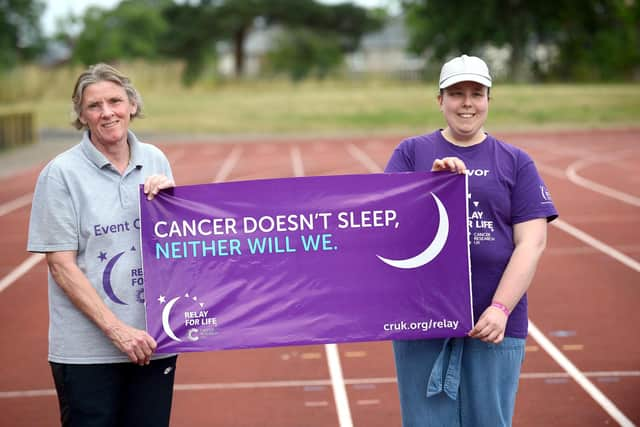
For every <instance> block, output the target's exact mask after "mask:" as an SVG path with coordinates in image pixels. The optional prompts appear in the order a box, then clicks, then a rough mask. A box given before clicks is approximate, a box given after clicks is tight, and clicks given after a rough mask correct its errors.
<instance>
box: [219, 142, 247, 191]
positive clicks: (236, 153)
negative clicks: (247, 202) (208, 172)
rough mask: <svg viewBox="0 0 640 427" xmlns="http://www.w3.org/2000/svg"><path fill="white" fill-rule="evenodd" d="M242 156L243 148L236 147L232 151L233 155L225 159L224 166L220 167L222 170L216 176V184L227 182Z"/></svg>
mask: <svg viewBox="0 0 640 427" xmlns="http://www.w3.org/2000/svg"><path fill="white" fill-rule="evenodd" d="M241 155H242V147H240V146H236V147H234V148H233V150H231V153H229V155H228V156H227V157H226V158H225V159H224V161H223V162H222V166H220V170H218V173H217V174H216V177H215V178H213V182H214V183H219V182H223V181H226V179H227V178H228V177H229V175H230V174H231V171H232V170H233V168H235V167H236V164H237V163H238V160H240V156H241Z"/></svg>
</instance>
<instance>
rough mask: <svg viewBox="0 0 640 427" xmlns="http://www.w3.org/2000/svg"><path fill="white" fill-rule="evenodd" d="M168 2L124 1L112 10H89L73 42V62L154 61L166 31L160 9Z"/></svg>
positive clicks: (155, 0)
mask: <svg viewBox="0 0 640 427" xmlns="http://www.w3.org/2000/svg"><path fill="white" fill-rule="evenodd" d="M169 4H170V2H169V0H138V1H136V0H124V1H122V2H121V3H120V4H119V5H118V6H117V7H116V8H115V9H112V10H103V9H101V8H99V7H95V6H94V7H90V8H88V9H87V11H86V12H85V14H84V16H83V17H82V21H83V22H82V24H83V30H82V32H81V33H80V34H79V35H78V37H77V38H76V39H75V41H74V44H75V45H74V49H73V59H74V60H75V61H79V62H82V63H84V64H87V65H88V64H94V63H96V62H104V61H106V62H109V61H115V60H118V59H133V58H143V59H157V58H158V57H159V56H160V53H159V49H158V47H159V46H160V42H161V40H162V37H163V35H164V33H165V32H166V31H168V28H169V27H168V25H167V23H166V21H165V19H164V17H163V15H162V8H163V7H164V6H167V5H169Z"/></svg>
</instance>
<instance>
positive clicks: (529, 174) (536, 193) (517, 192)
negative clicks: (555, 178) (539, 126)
mask: <svg viewBox="0 0 640 427" xmlns="http://www.w3.org/2000/svg"><path fill="white" fill-rule="evenodd" d="M511 207H512V209H511V212H512V214H511V220H512V223H513V224H517V223H520V222H525V221H529V220H532V219H536V218H546V219H547V222H551V221H553V220H554V219H556V218H557V217H558V212H557V210H556V208H555V206H554V204H553V200H552V199H551V193H550V192H549V190H548V189H547V186H546V185H545V183H544V181H543V180H542V178H541V177H540V174H539V173H538V170H537V169H536V166H535V163H534V162H533V160H532V159H531V157H529V155H528V154H526V153H525V152H523V151H521V152H520V153H519V157H518V171H517V175H516V183H515V187H514V188H513V191H512V193H511Z"/></svg>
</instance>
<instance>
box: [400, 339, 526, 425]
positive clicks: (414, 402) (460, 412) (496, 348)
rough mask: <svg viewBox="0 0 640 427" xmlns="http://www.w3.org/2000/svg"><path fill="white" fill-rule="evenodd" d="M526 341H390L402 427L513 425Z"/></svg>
mask: <svg viewBox="0 0 640 427" xmlns="http://www.w3.org/2000/svg"><path fill="white" fill-rule="evenodd" d="M524 345H525V340H524V339H521V338H509V337H507V338H505V339H504V341H503V342H502V343H500V344H498V345H495V344H489V343H485V342H482V341H480V340H477V339H473V338H452V339H435V340H416V341H394V343H393V352H394V355H395V362H396V372H397V375H398V390H399V393H400V406H401V409H402V425H403V427H471V426H473V427H501V426H511V420H512V417H513V409H514V406H515V398H516V391H517V390H518V379H519V377H520V368H521V366H522V362H523V360H524Z"/></svg>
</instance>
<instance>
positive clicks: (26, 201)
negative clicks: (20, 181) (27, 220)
mask: <svg viewBox="0 0 640 427" xmlns="http://www.w3.org/2000/svg"><path fill="white" fill-rule="evenodd" d="M32 199H33V193H27V194H24V195H22V196H20V197H18V198H16V199H13V200H11V201H10V202H6V203H3V204H1V205H0V216H3V215H6V214H8V213H11V212H13V211H15V210H17V209H20V208H22V207H25V206H27V205H30V204H31V200H32Z"/></svg>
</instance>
